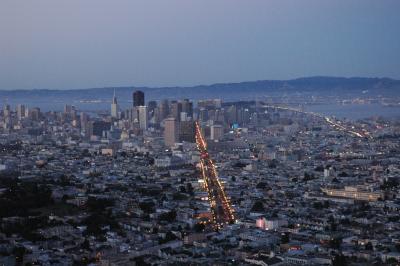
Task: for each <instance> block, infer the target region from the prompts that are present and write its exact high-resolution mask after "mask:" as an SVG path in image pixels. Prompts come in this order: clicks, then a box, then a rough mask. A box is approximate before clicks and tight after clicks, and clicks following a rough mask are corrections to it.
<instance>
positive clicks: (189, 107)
mask: <svg viewBox="0 0 400 266" xmlns="http://www.w3.org/2000/svg"><path fill="white" fill-rule="evenodd" d="M182 112H185V113H186V114H187V116H188V117H193V103H192V102H191V101H189V100H188V99H184V100H183V101H182Z"/></svg>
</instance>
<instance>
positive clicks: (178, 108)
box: [170, 101, 182, 121]
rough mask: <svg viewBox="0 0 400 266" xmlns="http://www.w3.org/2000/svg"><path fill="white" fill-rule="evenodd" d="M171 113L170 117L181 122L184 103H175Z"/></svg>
mask: <svg viewBox="0 0 400 266" xmlns="http://www.w3.org/2000/svg"><path fill="white" fill-rule="evenodd" d="M170 108H171V112H170V115H171V116H172V117H174V118H175V119H176V121H180V119H181V112H182V103H180V102H177V101H173V102H171V105H170Z"/></svg>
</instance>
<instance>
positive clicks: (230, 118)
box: [226, 105, 237, 124]
mask: <svg viewBox="0 0 400 266" xmlns="http://www.w3.org/2000/svg"><path fill="white" fill-rule="evenodd" d="M226 121H227V122H228V124H234V123H237V108H236V106H235V105H231V106H230V107H229V108H228V110H227V111H226Z"/></svg>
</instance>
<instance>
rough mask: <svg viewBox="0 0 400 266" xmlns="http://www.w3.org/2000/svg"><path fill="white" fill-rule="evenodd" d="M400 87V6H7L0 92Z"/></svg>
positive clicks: (0, 19)
mask: <svg viewBox="0 0 400 266" xmlns="http://www.w3.org/2000/svg"><path fill="white" fill-rule="evenodd" d="M314 75H333V76H368V77H382V76H386V77H392V78H397V79H400V1H398V0H391V1H390V0H379V1H377V0H357V1H355V0H354V1H353V0H292V1H286V0H275V1H272V0H243V1H239V0H197V1H195V0H193V1H192V0H159V1H155V0H154V1H152V0H143V1H135V0H126V1H124V0H107V1H106V0H28V1H27V0H0V89H31V88H57V89H67V88H71V89H74V88H85V87H104V86H129V85H136V86H143V85H146V86H170V85H181V86H184V85H196V84H210V83H216V82H237V81H247V80H259V79H290V78H296V77H303V76H314Z"/></svg>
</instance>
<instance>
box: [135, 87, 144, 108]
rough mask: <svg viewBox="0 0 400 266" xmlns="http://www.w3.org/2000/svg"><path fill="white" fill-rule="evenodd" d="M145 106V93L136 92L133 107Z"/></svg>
mask: <svg viewBox="0 0 400 266" xmlns="http://www.w3.org/2000/svg"><path fill="white" fill-rule="evenodd" d="M136 106H144V93H143V91H135V92H134V93H133V107H136Z"/></svg>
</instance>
